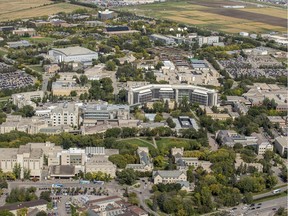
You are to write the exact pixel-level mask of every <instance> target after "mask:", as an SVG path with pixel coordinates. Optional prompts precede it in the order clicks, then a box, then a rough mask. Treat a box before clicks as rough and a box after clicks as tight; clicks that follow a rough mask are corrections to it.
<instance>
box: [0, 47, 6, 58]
mask: <svg viewBox="0 0 288 216" xmlns="http://www.w3.org/2000/svg"><path fill="white" fill-rule="evenodd" d="M5 54H7V52H5V51H4V50H2V49H0V57H2V56H4V55H5Z"/></svg>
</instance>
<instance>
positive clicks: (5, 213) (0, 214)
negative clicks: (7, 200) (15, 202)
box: [0, 210, 15, 216]
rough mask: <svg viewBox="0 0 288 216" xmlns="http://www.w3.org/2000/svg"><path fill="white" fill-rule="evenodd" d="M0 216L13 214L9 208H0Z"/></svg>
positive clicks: (12, 215) (11, 215)
mask: <svg viewBox="0 0 288 216" xmlns="http://www.w3.org/2000/svg"><path fill="white" fill-rule="evenodd" d="M0 216H15V215H14V214H13V213H11V212H10V211H9V210H0Z"/></svg>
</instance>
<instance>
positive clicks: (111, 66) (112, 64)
mask: <svg viewBox="0 0 288 216" xmlns="http://www.w3.org/2000/svg"><path fill="white" fill-rule="evenodd" d="M105 69H106V70H108V71H115V69H116V64H115V62H114V61H112V60H109V61H107V62H106V64H105Z"/></svg>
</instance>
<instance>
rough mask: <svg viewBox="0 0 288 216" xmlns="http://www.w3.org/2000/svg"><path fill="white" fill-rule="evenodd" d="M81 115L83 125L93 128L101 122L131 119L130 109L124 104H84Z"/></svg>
mask: <svg viewBox="0 0 288 216" xmlns="http://www.w3.org/2000/svg"><path fill="white" fill-rule="evenodd" d="M79 115H80V116H81V121H83V125H86V126H90V125H91V126H92V125H95V124H96V123H97V121H99V120H113V119H121V120H126V119H129V118H130V107H129V106H128V105H122V104H120V105H114V104H84V105H83V106H81V107H80V108H79Z"/></svg>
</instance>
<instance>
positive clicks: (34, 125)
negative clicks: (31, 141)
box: [0, 115, 48, 134]
mask: <svg viewBox="0 0 288 216" xmlns="http://www.w3.org/2000/svg"><path fill="white" fill-rule="evenodd" d="M46 127H48V122H47V121H46V120H45V119H43V118H41V117H38V116H33V117H31V118H24V117H22V116H20V115H8V116H7V118H6V122H3V123H2V124H1V125H0V134H5V133H9V132H11V131H15V130H17V131H21V132H25V133H28V134H37V133H39V132H40V131H41V129H43V128H46Z"/></svg>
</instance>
